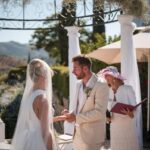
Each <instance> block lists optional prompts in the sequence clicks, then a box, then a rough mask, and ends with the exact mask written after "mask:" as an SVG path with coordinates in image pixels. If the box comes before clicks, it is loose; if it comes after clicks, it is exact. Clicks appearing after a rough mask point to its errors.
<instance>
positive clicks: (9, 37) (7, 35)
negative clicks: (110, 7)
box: [0, 22, 120, 44]
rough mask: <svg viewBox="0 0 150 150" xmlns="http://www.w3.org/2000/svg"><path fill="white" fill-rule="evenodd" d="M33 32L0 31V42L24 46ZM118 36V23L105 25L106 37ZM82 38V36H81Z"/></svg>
mask: <svg viewBox="0 0 150 150" xmlns="http://www.w3.org/2000/svg"><path fill="white" fill-rule="evenodd" d="M33 33H34V31H27V30H25V31H17V30H0V42H9V41H15V42H19V43H22V44H26V43H28V42H29V40H31V36H32V34H33ZM115 34H116V35H119V34H120V24H119V23H118V22H116V23H111V24H107V25H106V35H111V36H114V35H115ZM81 36H82V35H81Z"/></svg>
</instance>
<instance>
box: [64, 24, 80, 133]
mask: <svg viewBox="0 0 150 150" xmlns="http://www.w3.org/2000/svg"><path fill="white" fill-rule="evenodd" d="M65 29H66V30H67V31H68V40H69V41H68V43H69V53H68V55H69V56H68V59H69V60H68V62H69V64H68V66H69V101H70V104H69V111H74V110H76V103H77V102H76V100H75V99H74V97H75V89H76V83H77V79H76V77H75V75H73V74H72V69H73V65H72V58H73V57H74V56H77V55H80V54H81V52H80V45H79V36H80V34H79V32H78V31H79V28H78V27H75V26H71V27H65ZM64 131H65V133H68V134H73V131H74V123H68V122H65V126H64Z"/></svg>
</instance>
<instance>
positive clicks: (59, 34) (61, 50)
mask: <svg viewBox="0 0 150 150" xmlns="http://www.w3.org/2000/svg"><path fill="white" fill-rule="evenodd" d="M75 16H76V4H75V3H73V4H69V5H66V6H64V7H63V8H62V11H61V13H60V14H58V18H59V23H57V24H54V23H53V22H52V21H51V22H49V21H46V22H45V24H48V27H49V28H51V29H49V30H45V29H38V30H36V31H35V33H34V35H33V36H32V40H31V41H30V44H32V45H35V47H36V48H45V50H46V51H47V52H48V53H49V55H50V56H51V57H53V58H55V59H56V62H57V63H60V64H63V65H68V37H67V31H66V30H65V29H64V27H65V26H73V25H74V23H75ZM52 18H54V15H53V16H51V17H49V18H48V19H52Z"/></svg>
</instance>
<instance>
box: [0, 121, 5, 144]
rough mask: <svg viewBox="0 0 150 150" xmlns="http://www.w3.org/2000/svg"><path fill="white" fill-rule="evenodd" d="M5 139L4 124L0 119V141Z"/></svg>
mask: <svg viewBox="0 0 150 150" xmlns="http://www.w3.org/2000/svg"><path fill="white" fill-rule="evenodd" d="M4 140H5V124H4V122H3V121H2V120H1V119H0V142H4Z"/></svg>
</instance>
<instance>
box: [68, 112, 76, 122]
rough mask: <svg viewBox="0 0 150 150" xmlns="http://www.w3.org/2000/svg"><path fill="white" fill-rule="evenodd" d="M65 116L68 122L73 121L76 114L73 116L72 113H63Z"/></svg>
mask: <svg viewBox="0 0 150 150" xmlns="http://www.w3.org/2000/svg"><path fill="white" fill-rule="evenodd" d="M65 116H66V120H67V121H68V122H74V121H76V116H75V114H74V113H67V114H65Z"/></svg>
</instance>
